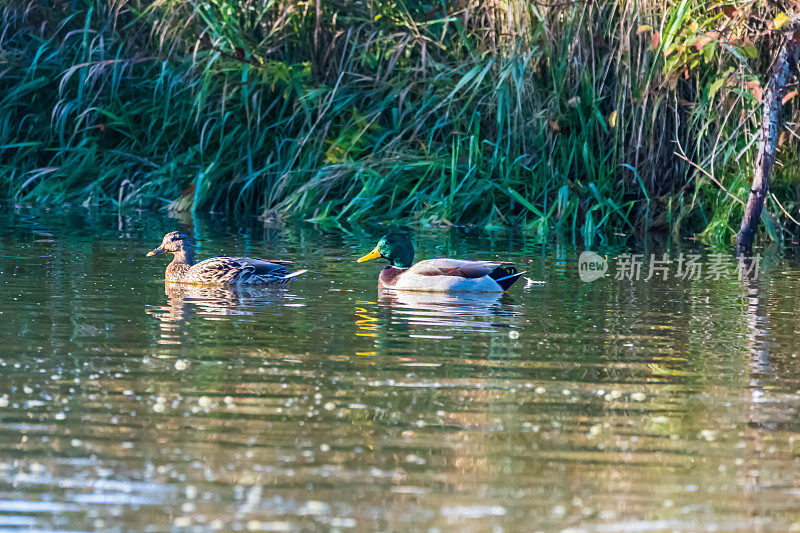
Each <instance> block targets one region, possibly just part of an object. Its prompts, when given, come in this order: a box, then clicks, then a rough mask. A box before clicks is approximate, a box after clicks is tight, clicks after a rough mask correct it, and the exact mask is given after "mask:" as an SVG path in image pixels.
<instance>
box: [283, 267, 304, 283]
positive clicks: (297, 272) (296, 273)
mask: <svg viewBox="0 0 800 533" xmlns="http://www.w3.org/2000/svg"><path fill="white" fill-rule="evenodd" d="M306 272H308V270H306V269H305V268H303V269H301V270H295V271H294V272H290V273H289V274H286V275H285V276H283V281H289V280H290V279H292V278H294V277H296V276H299V275H300V274H305V273H306Z"/></svg>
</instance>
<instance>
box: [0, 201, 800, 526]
mask: <svg viewBox="0 0 800 533" xmlns="http://www.w3.org/2000/svg"><path fill="white" fill-rule="evenodd" d="M174 229H180V230H182V231H184V232H191V233H192V234H193V235H195V237H196V238H197V240H198V247H199V254H200V256H201V257H208V256H211V255H219V254H229V255H251V256H255V257H264V258H278V259H291V260H293V261H295V262H296V265H297V267H298V268H300V267H303V268H308V269H309V270H310V272H309V273H308V274H306V275H304V276H302V277H300V278H298V279H296V280H295V282H294V283H293V285H292V286H291V287H290V288H288V289H286V290H253V289H242V290H227V289H219V288H217V289H215V288H198V287H186V286H167V287H165V285H164V282H163V275H164V268H165V267H166V260H165V258H163V257H155V258H146V257H145V256H144V254H145V252H146V251H148V250H149V249H151V248H153V247H155V246H156V245H157V244H158V243H159V242H160V240H161V237H162V236H163V234H164V233H165V232H167V231H170V230H174ZM379 234H380V229H376V230H374V231H370V230H364V231H361V230H359V231H355V230H350V231H349V232H348V231H343V230H340V229H328V230H323V229H319V228H315V227H313V226H306V225H300V226H287V227H280V228H277V227H266V228H265V227H264V226H263V225H260V224H259V223H258V222H257V221H252V222H248V223H245V224H241V225H236V224H232V223H229V222H226V221H224V220H217V219H214V220H205V221H195V222H194V223H192V222H191V221H189V220H180V219H174V218H166V217H163V218H161V217H158V216H154V215H146V214H136V213H133V214H131V215H130V216H126V217H118V216H117V215H116V214H115V213H112V214H108V215H106V214H97V213H92V212H89V211H86V210H80V209H73V210H72V211H68V212H66V213H45V212H32V211H27V210H22V211H17V212H14V213H10V214H9V213H6V214H5V215H2V218H0V281H1V282H2V291H0V301H1V302H2V304H1V305H0V338H2V340H3V346H2V349H0V371H1V372H2V381H0V529H3V528H23V529H25V528H33V529H44V530H68V531H73V530H80V531H89V530H100V529H103V530H108V529H112V530H153V531H155V530H158V531H162V530H168V529H179V528H203V529H208V530H212V529H219V530H249V531H253V530H255V531H260V530H267V531H307V530H330V529H339V530H357V531H367V530H384V531H389V530H393V531H416V530H428V529H431V528H438V529H441V530H461V531H489V530H492V529H495V530H506V531H518V530H526V531H529V530H561V529H567V530H571V531H661V530H704V529H707V530H725V531H729V530H737V531H738V530H742V531H745V530H747V531H749V530H775V531H778V530H787V529H790V528H792V527H800V477H799V476H798V475H797V474H798V472H799V471H800V470H798V467H799V466H800V455H798V454H799V453H800V421H798V412H797V410H798V406H800V395H799V394H798V393H799V391H800V369H798V364H797V354H798V353H800V347H799V346H798V340H797V333H798V329H800V318H798V315H797V312H796V310H797V307H798V306H797V297H798V295H799V294H800V266H799V265H798V261H797V259H796V257H795V254H794V252H793V251H792V250H783V251H780V250H766V251H763V253H764V255H765V257H764V259H763V261H762V264H761V272H760V275H759V277H758V279H757V280H747V281H741V280H739V279H737V278H736V277H735V276H730V277H723V278H721V279H719V280H714V279H702V280H691V281H678V280H673V279H668V280H667V281H663V280H660V279H658V277H655V278H653V279H651V280H649V281H645V280H640V281H629V280H625V281H622V280H615V279H614V278H613V277H606V278H603V279H601V280H598V281H595V282H592V283H583V282H581V281H580V280H579V278H578V270H577V258H578V254H579V252H580V251H579V250H577V249H576V248H574V247H571V246H566V247H563V246H559V245H557V244H555V243H553V244H547V245H543V244H541V243H537V242H536V241H535V240H534V239H533V238H531V237H526V236H522V235H519V234H512V233H506V232H497V233H486V232H466V231H465V230H456V229H452V230H426V231H420V232H418V233H417V235H416V237H415V238H416V240H417V243H418V258H422V257H436V256H459V257H463V258H470V259H507V260H511V261H514V262H515V263H516V265H517V266H518V267H520V268H521V269H526V270H528V274H527V275H526V276H528V277H530V278H531V279H532V280H535V281H542V282H544V283H542V284H538V283H528V284H527V286H526V282H525V280H523V281H521V282H520V283H518V284H517V285H515V286H514V287H512V289H511V290H510V291H509V292H508V293H507V294H505V295H503V296H502V297H494V296H491V297H490V296H473V297H469V298H454V297H447V296H443V295H435V294H422V293H410V294H402V293H391V292H389V293H387V292H379V291H378V289H377V287H376V280H377V275H378V271H379V269H380V266H381V265H380V264H379V263H378V262H377V261H373V262H371V263H364V264H356V263H355V259H356V258H357V257H359V256H360V255H362V254H363V253H365V252H366V251H369V250H370V249H371V248H372V247H373V246H374V244H375V242H376V240H377V237H378V236H379ZM629 244H634V243H632V242H631V243H629ZM666 249H667V248H665V247H664V245H661V248H658V246H656V247H655V248H654V250H649V249H648V250H639V251H640V252H641V253H644V252H645V251H646V252H647V253H649V252H651V251H658V252H659V253H661V252H662V251H664V250H666ZM668 249H669V251H670V253H671V254H677V253H678V252H679V251H680V249H679V247H675V245H674V244H673V245H671V246H670V247H669V248H668ZM693 250H694V251H695V252H697V253H701V254H704V257H707V256H706V251H704V250H702V249H698V248H694V249H693ZM617 251H619V250H617Z"/></svg>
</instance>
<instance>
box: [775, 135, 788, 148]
mask: <svg viewBox="0 0 800 533" xmlns="http://www.w3.org/2000/svg"><path fill="white" fill-rule="evenodd" d="M788 140H789V134H788V133H786V132H785V131H782V132H781V134H780V135H779V136H778V146H779V147H780V146H783V145H784V143H785V142H786V141H788Z"/></svg>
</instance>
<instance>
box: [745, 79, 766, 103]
mask: <svg viewBox="0 0 800 533" xmlns="http://www.w3.org/2000/svg"><path fill="white" fill-rule="evenodd" d="M747 88H748V89H750V94H752V95H753V98H755V99H756V100H758V101H759V102H760V101H761V97H762V96H764V91H763V90H762V89H761V83H760V82H759V81H758V80H754V81H748V82H747Z"/></svg>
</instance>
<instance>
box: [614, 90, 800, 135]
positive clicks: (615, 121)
mask: <svg viewBox="0 0 800 533" xmlns="http://www.w3.org/2000/svg"><path fill="white" fill-rule="evenodd" d="M795 92H796V91H795ZM608 125H609V126H611V127H612V128H616V127H617V110H616V109H615V110H614V111H612V112H611V114H610V115H608Z"/></svg>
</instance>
